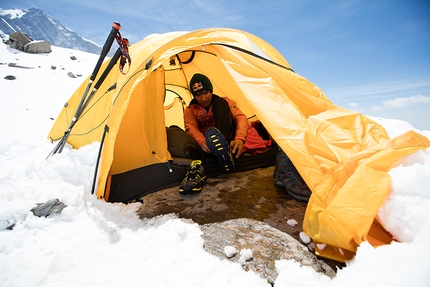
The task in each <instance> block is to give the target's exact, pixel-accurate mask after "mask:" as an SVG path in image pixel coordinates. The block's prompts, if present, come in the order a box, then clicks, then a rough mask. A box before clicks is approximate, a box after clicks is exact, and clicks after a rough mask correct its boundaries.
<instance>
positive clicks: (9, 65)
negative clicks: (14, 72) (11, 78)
mask: <svg viewBox="0 0 430 287" xmlns="http://www.w3.org/2000/svg"><path fill="white" fill-rule="evenodd" d="M8 67H12V68H21V69H34V67H31V66H23V65H19V64H17V63H9V64H8Z"/></svg>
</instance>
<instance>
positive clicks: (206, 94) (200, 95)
mask: <svg viewBox="0 0 430 287" xmlns="http://www.w3.org/2000/svg"><path fill="white" fill-rule="evenodd" d="M194 98H195V99H196V101H197V102H198V103H199V104H200V105H201V106H203V107H205V108H206V107H208V106H209V105H210V104H211V102H212V93H211V91H209V90H202V91H198V92H197V93H196V94H195V95H194Z"/></svg>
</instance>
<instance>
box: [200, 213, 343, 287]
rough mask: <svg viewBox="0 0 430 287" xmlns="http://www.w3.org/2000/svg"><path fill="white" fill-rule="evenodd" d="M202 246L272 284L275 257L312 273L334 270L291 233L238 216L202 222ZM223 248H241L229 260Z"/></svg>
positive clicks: (274, 273) (332, 271) (333, 272)
mask: <svg viewBox="0 0 430 287" xmlns="http://www.w3.org/2000/svg"><path fill="white" fill-rule="evenodd" d="M200 228H201V230H202V231H203V235H202V238H203V239H204V249H205V250H206V251H207V252H209V253H211V254H213V255H215V256H217V257H219V258H220V259H223V260H229V261H232V262H237V263H238V264H241V265H242V267H243V268H244V270H246V271H248V270H252V271H254V272H256V273H257V274H259V275H260V276H261V277H262V278H264V279H266V280H267V281H268V282H269V283H271V284H273V283H274V282H275V280H276V277H277V275H278V274H277V271H276V267H275V262H276V261H277V260H281V259H285V260H295V261H297V262H299V263H300V264H301V265H303V266H310V267H312V268H313V269H314V270H315V271H316V272H320V273H323V274H325V275H326V276H329V277H330V278H333V277H335V275H336V273H335V271H334V270H333V269H332V268H331V267H330V266H329V265H328V264H327V263H325V262H324V261H322V260H319V259H318V258H317V257H316V256H315V254H313V253H312V252H310V251H309V250H308V249H307V248H306V246H304V245H303V244H301V243H300V242H299V241H298V240H296V239H294V238H293V237H292V236H290V235H288V234H286V233H284V232H282V231H280V230H278V229H276V228H274V227H272V226H270V225H268V224H266V223H264V222H261V221H257V220H254V219H248V218H240V219H232V220H227V221H224V222H218V223H210V224H204V225H202V226H201V227H200ZM226 247H230V248H234V249H236V250H241V252H240V253H239V254H238V253H237V252H236V253H234V255H233V256H232V257H231V258H230V259H229V258H228V257H227V256H226V251H225V249H226Z"/></svg>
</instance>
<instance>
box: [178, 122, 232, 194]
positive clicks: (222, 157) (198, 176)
mask: <svg viewBox="0 0 430 287" xmlns="http://www.w3.org/2000/svg"><path fill="white" fill-rule="evenodd" d="M205 140H206V144H207V145H208V147H209V149H210V150H211V152H212V154H214V155H215V156H216V157H217V160H218V166H219V169H220V170H221V172H223V173H229V172H233V171H234V161H233V157H232V154H231V150H230V144H229V142H228V141H227V139H226V138H225V137H224V135H223V134H222V133H221V132H220V131H219V130H218V129H216V128H209V129H208V130H207V131H206V133H205ZM206 179H207V177H206V174H205V169H204V167H203V165H202V162H201V160H194V161H193V162H191V165H190V167H189V168H188V171H187V174H186V175H185V178H184V179H183V180H182V182H181V185H180V186H179V192H181V193H195V192H199V191H201V190H202V188H203V183H204V182H205V181H206Z"/></svg>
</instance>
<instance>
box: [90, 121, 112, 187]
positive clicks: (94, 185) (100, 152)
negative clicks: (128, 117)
mask: <svg viewBox="0 0 430 287" xmlns="http://www.w3.org/2000/svg"><path fill="white" fill-rule="evenodd" d="M108 132H109V127H108V126H107V125H105V129H104V132H103V136H102V139H101V141H100V148H99V153H98V155H97V159H96V166H95V169H94V178H93V185H92V187H91V194H94V191H95V189H96V182H97V173H98V170H99V164H100V157H101V154H102V149H103V144H104V141H105V137H106V133H108Z"/></svg>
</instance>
